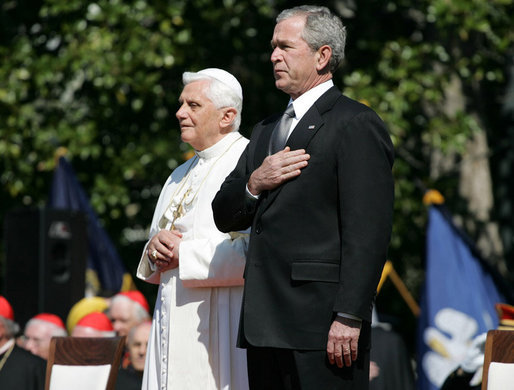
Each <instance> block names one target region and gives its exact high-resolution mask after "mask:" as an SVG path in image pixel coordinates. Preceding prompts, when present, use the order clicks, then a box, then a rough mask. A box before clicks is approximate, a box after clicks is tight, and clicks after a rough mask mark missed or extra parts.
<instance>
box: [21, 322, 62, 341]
mask: <svg viewBox="0 0 514 390" xmlns="http://www.w3.org/2000/svg"><path fill="white" fill-rule="evenodd" d="M38 324H39V325H43V326H46V327H47V328H48V329H50V332H51V335H52V337H53V336H56V337H61V336H67V335H68V332H66V329H63V328H61V327H59V326H57V325H55V324H54V323H52V322H48V321H44V320H41V319H39V318H31V319H30V320H28V322H27V323H26V324H25V330H27V328H28V327H29V326H30V325H38Z"/></svg>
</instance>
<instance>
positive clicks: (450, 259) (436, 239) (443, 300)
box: [417, 205, 504, 390]
mask: <svg viewBox="0 0 514 390" xmlns="http://www.w3.org/2000/svg"><path fill="white" fill-rule="evenodd" d="M444 210H445V209H444V207H438V206H434V205H432V206H430V208H429V221H428V229H427V243H426V251H427V253H426V277H425V286H424V289H423V291H422V294H421V305H420V306H421V314H420V318H419V322H418V341H417V353H418V359H417V360H418V364H417V366H418V389H419V390H436V389H439V388H440V387H441V386H442V384H443V383H444V381H445V379H446V378H447V377H448V375H449V374H450V373H451V372H452V371H454V370H455V369H456V368H457V367H458V366H459V363H461V362H462V361H463V360H464V358H465V355H466V352H467V350H468V348H469V346H470V344H471V342H472V341H473V339H474V338H475V337H476V336H479V335H481V334H483V333H485V332H487V331H488V330H490V329H494V328H496V327H497V326H498V316H497V314H496V311H495V307H494V305H495V304H496V303H499V302H504V298H503V297H502V295H501V294H500V292H499V291H498V289H497V288H496V286H495V283H494V281H493V278H492V276H491V274H489V273H488V272H487V271H486V270H485V269H484V267H483V264H482V263H481V261H480V259H479V258H478V257H477V256H476V255H475V254H474V253H473V251H472V250H471V247H470V246H469V245H468V243H467V242H466V240H465V239H464V236H463V233H462V232H460V231H459V230H458V229H457V228H456V227H455V225H454V224H453V222H452V221H451V218H450V216H449V215H445V214H444Z"/></svg>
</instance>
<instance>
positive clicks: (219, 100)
mask: <svg viewBox="0 0 514 390" xmlns="http://www.w3.org/2000/svg"><path fill="white" fill-rule="evenodd" d="M198 80H209V81H210V83H209V88H208V89H207V90H206V91H205V95H206V96H207V98H208V99H209V100H210V101H211V102H212V103H213V104H214V106H215V107H216V108H217V109H220V108H225V107H233V108H235V109H236V111H237V112H236V117H235V118H234V121H233V122H232V131H237V130H239V126H240V125H241V111H243V101H242V100H241V99H240V98H239V96H237V95H236V94H235V93H234V91H233V90H232V89H230V88H229V87H228V86H226V85H225V84H223V83H222V82H221V81H218V80H216V79H215V78H214V77H210V76H207V75H204V74H199V73H196V72H184V73H183V74H182V82H183V83H184V85H187V84H189V83H192V82H193V81H198Z"/></svg>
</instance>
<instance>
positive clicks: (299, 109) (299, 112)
mask: <svg viewBox="0 0 514 390" xmlns="http://www.w3.org/2000/svg"><path fill="white" fill-rule="evenodd" d="M333 86H334V82H333V81H332V79H330V80H327V81H325V82H324V83H321V84H319V85H316V86H315V87H314V88H311V89H309V90H308V91H307V92H305V93H304V94H303V95H301V96H299V97H297V98H296V99H295V100H293V101H292V102H293V107H294V115H295V119H296V120H298V121H299V120H300V119H302V117H303V116H304V115H305V113H306V112H307V111H309V109H310V108H311V107H312V105H313V104H314V102H316V100H318V99H319V98H320V96H321V95H323V94H324V93H325V92H327V91H328V90H329V89H330V88H332V87H333ZM289 103H291V99H290V100H289ZM288 105H289V104H288Z"/></svg>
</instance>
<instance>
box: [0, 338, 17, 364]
mask: <svg viewBox="0 0 514 390" xmlns="http://www.w3.org/2000/svg"><path fill="white" fill-rule="evenodd" d="M14 344H15V343H13V345H11V346H10V347H9V349H8V350H7V351H6V352H5V353H4V356H3V357H2V360H0V371H2V368H4V364H5V362H6V361H7V358H8V357H9V355H10V354H11V352H12V350H13V349H14Z"/></svg>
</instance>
